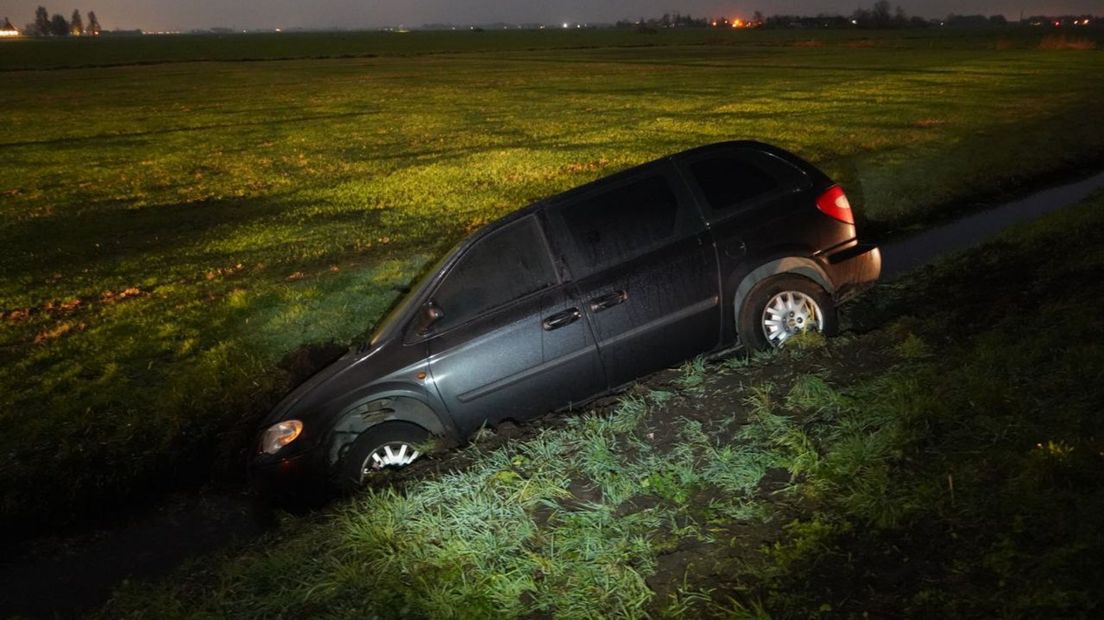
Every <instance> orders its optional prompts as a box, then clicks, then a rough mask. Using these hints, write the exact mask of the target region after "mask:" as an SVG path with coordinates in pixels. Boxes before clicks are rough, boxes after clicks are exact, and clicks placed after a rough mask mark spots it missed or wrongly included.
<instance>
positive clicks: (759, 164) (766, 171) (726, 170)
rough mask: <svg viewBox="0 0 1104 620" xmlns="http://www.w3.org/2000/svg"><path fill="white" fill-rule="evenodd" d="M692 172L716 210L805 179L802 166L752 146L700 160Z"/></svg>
mask: <svg viewBox="0 0 1104 620" xmlns="http://www.w3.org/2000/svg"><path fill="white" fill-rule="evenodd" d="M690 174H691V176H693V177H694V181H695V182H696V183H697V185H698V187H699V188H700V189H701V192H702V194H703V195H704V197H705V200H706V202H708V203H709V207H710V208H711V209H712V210H713V211H736V210H738V209H739V208H740V207H742V206H747V205H749V204H755V203H756V202H757V199H761V198H769V197H772V196H777V195H779V194H781V193H784V192H786V191H788V190H791V189H795V188H796V187H797V186H798V185H799V184H800V183H801V180H802V179H804V174H803V173H802V172H801V171H800V170H798V169H797V168H794V167H793V166H791V165H790V164H788V163H786V162H784V161H782V160H780V159H778V158H777V157H774V156H773V155H769V154H767V153H760V152H758V151H748V150H745V151H733V152H729V153H721V154H719V155H715V156H712V157H709V158H708V159H702V160H699V161H696V162H694V163H692V164H690Z"/></svg>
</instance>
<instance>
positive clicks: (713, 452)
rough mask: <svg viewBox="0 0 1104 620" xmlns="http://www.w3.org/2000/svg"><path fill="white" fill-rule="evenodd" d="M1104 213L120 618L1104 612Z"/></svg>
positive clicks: (270, 551)
mask: <svg viewBox="0 0 1104 620" xmlns="http://www.w3.org/2000/svg"><path fill="white" fill-rule="evenodd" d="M1101 230H1104V195H1100V194H1098V195H1097V196H1096V197H1094V198H1092V199H1090V200H1089V201H1087V202H1086V203H1085V204H1082V205H1080V206H1078V207H1075V208H1072V209H1070V210H1068V211H1065V212H1061V213H1058V214H1054V215H1051V216H1048V217H1047V218H1045V219H1044V220H1042V221H1040V222H1038V223H1035V224H1032V225H1029V226H1021V227H1019V228H1017V229H1015V230H1013V231H1010V232H1009V233H1006V234H1004V235H1002V236H1001V237H1000V238H999V239H998V240H997V241H996V242H994V243H991V244H989V245H987V246H985V247H983V248H981V249H979V250H976V251H972V252H970V253H968V254H967V255H965V256H962V257H959V258H957V259H954V260H950V261H946V262H944V263H942V264H940V265H939V266H937V267H936V268H932V269H927V270H925V271H924V272H922V273H919V274H916V275H914V276H910V277H908V278H905V279H903V280H901V281H899V282H898V283H895V284H893V285H884V286H881V287H879V288H877V289H875V290H874V291H872V292H870V293H868V294H866V295H865V296H864V297H862V298H860V299H859V300H857V301H856V302H855V304H854V305H853V306H852V308H853V311H852V312H851V313H849V314H848V321H849V323H850V325H851V326H852V328H854V329H857V330H858V332H859V333H855V332H852V333H850V334H848V335H845V336H843V337H841V338H839V339H835V340H833V341H830V342H824V341H823V340H821V339H818V338H806V339H804V340H802V341H799V342H798V343H796V344H797V345H798V346H795V347H792V348H791V349H790V350H787V351H785V352H782V353H778V354H771V355H766V356H759V357H755V358H752V359H743V358H732V359H729V360H727V361H724V362H721V363H716V364H711V365H706V364H704V363H701V362H695V363H690V364H687V365H686V366H685V367H684V368H682V369H681V370H679V371H677V372H669V373H666V374H662V375H659V376H657V377H653V378H652V379H651V380H650V381H649V382H648V383H647V384H644V385H641V386H638V387H637V388H635V389H634V390H632V391H631V392H630V393H629V394H627V395H626V396H624V397H622V398H621V399H620V400H619V402H617V403H616V404H614V405H611V406H610V407H607V408H606V409H604V410H599V411H594V412H590V413H587V414H585V415H582V416H576V417H553V418H551V419H548V420H545V421H544V422H543V423H542V424H541V425H540V426H538V427H536V428H529V429H527V430H526V431H525V432H524V436H523V437H521V438H515V439H514V440H504V439H503V438H501V437H494V436H493V435H491V434H488V436H487V437H484V438H481V439H479V440H477V441H476V442H475V443H474V445H472V446H471V447H469V448H467V449H466V450H464V451H461V452H459V453H444V454H438V455H435V456H431V457H429V459H427V460H425V461H422V462H421V463H420V464H418V465H415V466H414V467H412V468H410V469H408V470H405V471H404V472H403V473H402V474H401V475H400V476H399V477H398V478H397V479H396V480H392V481H390V482H388V483H387V484H383V485H381V486H380V488H377V489H373V490H369V491H367V492H365V493H363V494H362V495H361V496H359V497H357V498H355V499H353V500H352V501H349V502H347V503H345V504H344V505H341V506H337V507H335V508H334V509H333V510H332V512H331V513H329V514H325V515H319V516H316V517H313V518H310V519H294V518H290V517H289V518H288V519H286V520H285V521H284V523H283V525H282V527H281V529H280V531H279V532H278V533H277V534H274V535H272V536H270V537H269V538H268V539H267V540H265V541H262V542H261V543H259V544H257V545H255V546H253V547H251V548H250V549H248V550H246V551H245V552H243V553H238V554H233V555H228V556H225V557H223V558H222V559H221V560H219V561H214V562H212V561H207V560H205V561H202V562H199V563H196V564H195V565H194V566H192V567H190V568H188V569H186V570H183V571H181V573H180V574H179V575H178V576H176V577H174V578H172V579H169V580H166V581H164V582H162V583H160V584H142V583H134V584H130V585H128V586H127V587H125V588H123V589H122V590H121V591H120V592H118V593H117V595H116V597H115V598H114V600H113V601H112V602H111V604H110V605H109V606H108V607H107V608H106V609H105V610H103V612H102V613H103V615H104V616H105V617H120V616H129V617H177V616H235V617H244V616H256V617H261V616H274V615H284V616H308V615H318V614H322V613H325V614H326V615H329V616H332V617H366V616H369V617H370V616H374V615H400V616H413V617H441V618H447V617H472V616H501V617H514V616H523V615H532V614H538V615H545V614H555V615H563V616H566V617H610V616H618V617H676V616H685V615H689V614H694V615H704V616H723V617H737V618H742V617H747V618H752V617H755V618H763V617H771V616H773V617H808V616H821V615H829V616H848V617H850V616H855V617H858V616H863V617H865V616H867V615H870V616H874V617H897V616H902V615H903V616H909V617H979V616H981V617H1091V616H1094V615H1096V614H1098V613H1099V611H1100V608H1101V605H1102V604H1104V601H1102V600H1101V597H1100V592H1101V589H1100V586H1101V585H1102V584H1104V571H1102V570H1101V566H1100V564H1099V561H1098V560H1099V558H1100V557H1101V554H1102V552H1104V535H1102V534H1101V532H1100V530H1099V528H1098V527H1096V525H1097V523H1098V521H1099V519H1098V518H1097V515H1099V514H1100V511H1101V510H1102V509H1104V485H1102V484H1101V482H1100V479H1099V475H1098V474H1099V471H1100V468H1101V465H1102V464H1104V443H1102V442H1104V422H1102V418H1101V417H1100V415H1099V403H1100V402H1104V398H1102V397H1104V393H1102V390H1104V388H1102V387H1101V386H1102V385H1104V382H1101V381H1100V379H1101V378H1102V377H1104V356H1102V355H1101V354H1100V351H1099V346H1098V343H1099V342H1100V341H1101V338H1102V337H1104V333H1101V327H1100V325H1099V324H1098V323H1097V322H1096V321H1092V320H1085V319H1084V317H1083V313H1082V311H1081V310H1082V309H1084V308H1087V307H1093V306H1094V305H1095V304H1096V302H1098V301H1101V300H1104V286H1102V285H1101V284H1100V283H1099V282H1100V279H1099V278H1098V277H1096V276H1097V274H1098V273H1099V270H1100V269H1101V268H1102V267H1104V243H1102V241H1104V239H1102V233H1101V232H1100V231H1101ZM1059 246H1060V247H1062V248H1064V251H1063V252H1062V253H1057V252H1054V248H1055V247H1059ZM1071 257H1073V258H1072V259H1071ZM392 483H394V484H392Z"/></svg>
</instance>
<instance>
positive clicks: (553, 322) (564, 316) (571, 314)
mask: <svg viewBox="0 0 1104 620" xmlns="http://www.w3.org/2000/svg"><path fill="white" fill-rule="evenodd" d="M582 317H583V314H582V313H581V312H579V309H578V308H568V309H567V310H564V311H563V312H557V313H556V314H553V315H552V316H550V317H548V318H547V319H545V320H544V323H542V324H543V325H544V330H545V331H548V332H550V331H552V330H554V329H559V328H561V327H563V326H565V325H571V324H572V323H574V322H575V321H578V320H579V319H581V318H582Z"/></svg>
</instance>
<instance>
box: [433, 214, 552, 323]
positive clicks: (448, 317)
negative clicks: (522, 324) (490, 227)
mask: <svg viewBox="0 0 1104 620" xmlns="http://www.w3.org/2000/svg"><path fill="white" fill-rule="evenodd" d="M555 282H556V274H555V271H554V270H553V267H552V261H551V258H550V257H549V255H548V250H547V248H546V247H545V244H544V239H543V237H542V235H541V231H540V228H539V226H538V224H537V221H536V218H533V217H527V218H525V219H523V220H521V221H518V222H514V223H512V224H509V225H507V226H506V227H505V228H503V229H501V230H498V231H495V232H493V233H491V234H490V236H488V237H485V238H483V239H481V240H480V241H479V242H477V243H476V244H475V245H473V246H472V247H471V248H470V249H469V250H468V251H467V252H466V253H465V254H464V256H463V257H462V258H461V259H460V260H459V262H457V263H456V265H455V266H454V267H453V268H452V270H451V271H450V272H449V274H448V276H447V277H446V278H445V280H444V282H442V283H441V285H440V286H439V287H438V288H437V291H436V293H435V294H434V295H433V301H434V303H436V304H437V307H438V308H440V310H441V311H442V312H443V313H444V316H442V317H441V319H439V320H438V321H437V323H435V324H434V328H435V329H437V330H439V331H441V330H445V329H448V328H450V327H453V326H456V325H460V324H461V323H466V322H467V321H469V320H471V319H473V318H475V317H477V316H479V315H480V314H482V313H484V312H487V311H489V310H493V309H494V308H497V307H499V306H501V305H503V304H505V303H508V302H511V301H513V300H515V299H519V298H521V297H524V296H525V295H528V294H529V293H533V292H536V291H539V290H541V289H543V288H546V287H548V286H550V285H552V284H554V283H555Z"/></svg>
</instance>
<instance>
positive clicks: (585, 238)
mask: <svg viewBox="0 0 1104 620" xmlns="http://www.w3.org/2000/svg"><path fill="white" fill-rule="evenodd" d="M547 212H548V217H549V221H550V223H551V224H552V225H553V228H554V230H556V239H557V240H558V241H560V243H559V244H558V246H557V247H558V248H560V251H561V252H562V255H563V259H564V260H565V261H566V262H567V264H568V266H569V268H570V272H571V275H572V277H573V279H574V293H575V295H576V297H577V299H578V300H579V302H580V305H581V306H582V307H583V310H584V311H585V312H587V313H588V314H589V315H590V318H591V326H592V328H593V330H594V334H595V339H596V340H597V342H598V351H599V354H600V356H601V359H602V364H603V366H604V368H605V371H606V374H607V377H608V380H609V383H610V386H612V387H616V386H619V385H622V384H624V383H627V382H629V381H632V380H633V379H636V378H637V377H639V376H641V375H643V374H645V373H648V372H651V371H654V370H656V369H659V368H664V367H666V366H670V365H672V364H675V363H677V362H680V361H682V360H685V359H687V358H690V357H692V356H694V355H697V354H699V353H702V352H705V351H709V350H711V349H713V348H715V347H716V346H717V345H718V343H719V341H720V320H721V319H720V308H719V297H718V288H719V279H718V271H717V258H716V251H715V249H714V247H713V244H712V242H711V241H710V239H709V236H708V234H707V231H706V228H705V223H704V221H703V219H702V218H701V214H700V212H699V211H698V210H697V208H696V207H695V206H694V205H693V204H692V202H691V199H690V198H689V196H688V194H687V190H686V188H685V185H684V184H683V183H682V181H681V180H680V179H679V178H678V176H677V173H676V172H675V170H674V168H673V166H672V165H671V164H670V163H669V162H667V161H665V160H664V161H661V162H656V163H654V164H651V165H648V166H645V167H642V168H640V169H638V170H636V171H634V172H632V173H630V174H627V175H619V176H618V177H614V178H612V179H611V180H610V181H609V182H602V183H599V184H596V186H595V187H593V188H592V189H590V190H589V191H585V192H582V193H573V194H571V195H569V196H568V197H567V198H565V199H563V200H561V201H558V202H556V203H554V204H552V205H550V206H549V208H548V210H547Z"/></svg>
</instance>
